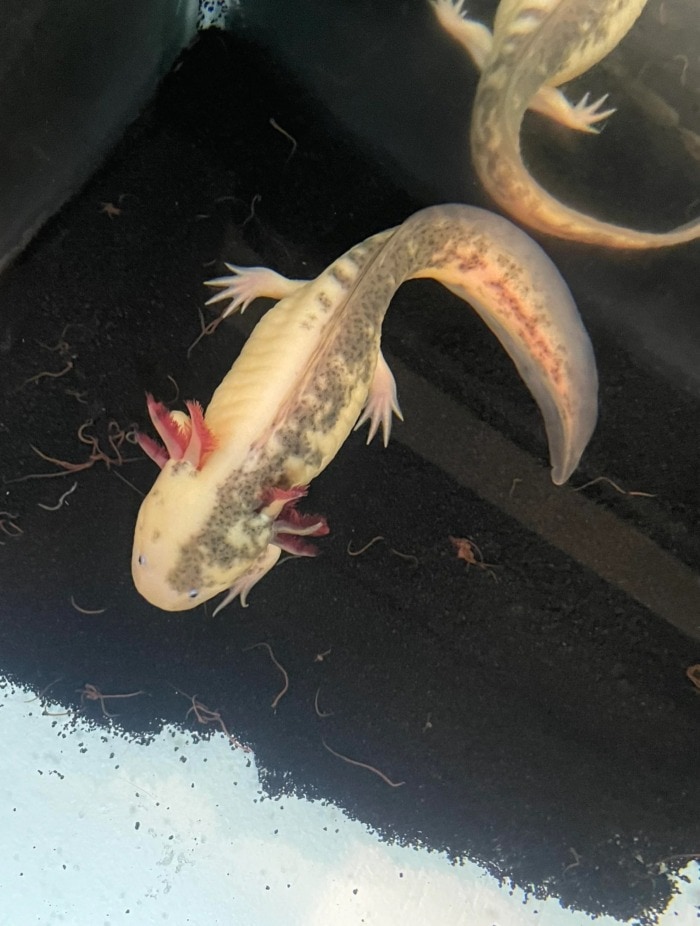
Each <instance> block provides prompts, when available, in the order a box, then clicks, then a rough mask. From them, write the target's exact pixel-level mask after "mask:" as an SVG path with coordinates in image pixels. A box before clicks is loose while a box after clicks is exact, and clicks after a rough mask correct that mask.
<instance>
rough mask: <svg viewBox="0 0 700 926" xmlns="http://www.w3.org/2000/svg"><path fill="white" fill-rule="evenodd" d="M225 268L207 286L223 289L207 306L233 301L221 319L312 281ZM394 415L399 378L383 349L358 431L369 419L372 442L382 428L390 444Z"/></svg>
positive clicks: (261, 270)
mask: <svg viewBox="0 0 700 926" xmlns="http://www.w3.org/2000/svg"><path fill="white" fill-rule="evenodd" d="M226 267H227V268H228V269H229V270H230V271H231V275H230V276H223V277H215V278H214V279H213V280H206V282H205V286H211V287H214V288H216V289H220V290H221V291H220V292H218V293H217V294H216V295H215V296H212V297H211V299H208V300H207V302H206V305H214V304H215V303H218V302H225V301H226V300H227V299H228V300H230V302H229V304H228V305H227V306H226V308H225V309H224V311H223V312H222V313H221V319H224V318H228V316H229V315H232V314H233V313H234V312H240V313H241V314H243V312H245V310H246V309H247V308H248V306H249V305H250V304H251V302H254V301H255V300H256V299H284V298H285V297H287V296H292V295H293V294H294V293H296V292H298V291H299V290H300V289H302V287H304V286H306V284H307V283H308V282H309V281H308V280H290V279H288V278H287V277H284V276H282V275H281V274H280V273H276V272H275V271H274V270H270V269H269V268H268V267H241V266H239V265H238V264H229V263H227V264H226ZM392 415H396V417H397V418H400V419H401V420H402V421H403V415H402V413H401V408H400V407H399V401H398V396H397V394H396V380H395V379H394V374H393V373H392V372H391V370H390V368H389V364H388V363H387V362H386V359H385V358H384V354H383V353H382V351H381V348H380V350H379V353H378V355H377V365H376V367H375V370H374V377H373V379H372V383H371V385H370V388H369V393H368V395H367V401H366V402H365V405H364V408H363V409H362V412H361V414H360V417H359V418H358V420H357V423H356V425H355V430H357V429H358V428H360V427H362V425H363V424H364V423H365V422H366V421H369V430H368V432H367V443H368V444H369V443H370V442H371V441H372V440H373V438H374V436H375V434H376V433H377V431H378V430H379V428H380V427H381V429H382V440H383V442H384V446H385V447H387V446H388V444H389V437H390V436H391V420H392Z"/></svg>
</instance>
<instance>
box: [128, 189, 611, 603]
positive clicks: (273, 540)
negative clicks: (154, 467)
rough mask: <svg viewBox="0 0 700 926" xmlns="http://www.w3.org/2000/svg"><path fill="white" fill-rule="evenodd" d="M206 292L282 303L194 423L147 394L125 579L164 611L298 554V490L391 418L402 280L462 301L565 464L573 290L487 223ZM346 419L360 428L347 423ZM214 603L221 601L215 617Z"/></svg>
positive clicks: (451, 218) (534, 249)
mask: <svg viewBox="0 0 700 926" xmlns="http://www.w3.org/2000/svg"><path fill="white" fill-rule="evenodd" d="M229 267H230V269H231V270H232V271H233V275H232V276H230V277H223V278H220V279H217V280H213V281H210V283H211V284H212V285H214V286H217V287H219V288H220V290H221V291H220V292H219V293H217V295H216V296H215V297H214V299H213V300H210V301H218V300H226V299H231V300H232V301H231V303H230V305H229V306H228V307H227V309H226V311H225V312H224V315H227V314H229V313H230V312H231V311H234V310H235V309H237V308H245V307H246V305H247V304H248V303H249V302H251V301H252V300H253V299H255V298H257V297H258V296H263V295H266V296H271V297H273V298H277V299H279V300H280V301H279V302H277V304H276V305H275V306H274V307H273V308H271V309H270V310H269V311H268V312H267V313H266V314H265V315H263V317H262V318H261V320H260V321H259V322H258V324H257V325H256V327H255V329H254V330H253V332H252V334H251V336H250V337H249V339H248V341H247V342H246V344H245V346H244V348H243V350H242V351H241V353H240V355H239V357H238V358H237V360H236V361H235V363H234V364H233V366H232V368H231V370H230V371H229V373H228V374H227V375H226V376H225V377H224V379H223V381H222V382H221V384H220V385H219V387H218V388H217V389H216V391H215V393H214V395H213V397H212V400H211V403H210V404H209V406H208V408H207V409H206V414H205V413H203V411H202V409H201V407H200V406H199V405H198V404H197V403H194V402H189V403H187V408H188V412H189V415H187V414H184V413H183V412H169V411H168V410H167V409H166V408H165V407H164V406H163V405H161V404H160V403H158V402H155V401H154V400H153V398H151V397H149V400H148V405H149V411H150V414H151V419H152V421H153V424H154V426H155V428H156V430H157V431H158V433H159V435H160V437H161V439H162V440H163V443H164V445H165V446H164V447H161V446H160V445H159V444H157V443H156V442H155V441H153V440H152V439H151V438H149V437H147V436H145V435H142V436H141V437H140V442H141V445H142V446H143V447H144V449H145V450H146V451H147V452H148V453H149V455H150V456H151V457H152V458H153V459H154V460H155V461H156V462H157V463H158V464H159V465H160V466H161V473H160V475H159V476H158V478H157V480H156V482H155V484H154V486H153V488H152V489H151V491H150V492H149V494H148V495H147V496H146V498H145V499H144V501H143V504H142V506H141V510H140V512H139V515H138V520H137V524H136V531H135V537H134V547H133V556H132V573H133V578H134V582H135V584H136V587H137V589H138V590H139V592H140V593H141V594H142V595H143V596H144V597H145V598H146V599H147V600H148V601H150V602H151V603H152V604H154V605H156V606H157V607H159V608H162V609H164V610H167V611H179V610H186V609H189V608H193V607H196V606H197V605H199V604H201V603H202V602H204V601H206V600H208V599H210V598H212V597H213V596H214V595H217V594H219V593H220V592H224V591H228V596H227V598H226V599H225V601H224V602H223V603H222V604H224V603H227V602H228V601H230V600H232V599H233V598H234V597H236V596H237V595H240V596H241V601H242V603H243V604H245V601H246V595H247V593H248V592H249V590H250V588H251V587H252V586H253V585H254V584H255V583H256V582H257V581H258V580H259V579H260V578H261V577H262V576H263V575H265V573H266V572H268V571H269V570H270V569H271V568H272V567H273V566H274V565H275V563H276V562H277V560H278V557H279V556H280V552H281V551H282V550H287V551H289V552H290V553H294V554H298V555H304V554H307V555H311V554H313V553H314V552H315V549H314V548H313V547H312V546H311V545H310V543H309V541H308V539H306V538H308V537H310V536H320V535H322V534H325V533H327V531H328V527H327V524H326V521H325V519H324V518H323V517H319V516H313V515H308V514H300V513H299V512H298V510H297V507H296V506H297V503H298V500H299V499H300V498H302V497H303V496H304V495H305V494H306V487H307V486H308V485H309V483H310V482H311V481H312V479H313V478H314V477H315V476H317V475H318V474H319V473H320V472H321V471H322V470H323V469H325V467H326V466H327V465H328V464H329V463H330V462H331V460H332V459H333V458H334V456H335V455H336V453H337V452H338V450H339V449H340V447H341V446H342V444H343V442H344V441H345V440H346V438H347V437H348V435H349V434H350V432H351V431H352V429H353V426H357V425H359V424H360V423H362V422H363V421H365V420H369V421H370V439H371V437H372V436H373V434H374V433H375V432H376V430H377V429H378V428H379V427H380V426H381V427H382V428H383V431H384V439H385V443H386V441H387V440H388V437H389V431H390V428H391V419H392V414H393V413H397V414H400V412H399V407H398V403H397V399H396V387H395V383H394V378H393V376H392V374H391V372H390V370H389V368H388V366H387V364H386V361H385V360H384V357H383V356H382V353H381V349H380V339H381V326H382V321H383V318H384V315H385V313H386V310H387V308H388V306H389V303H390V301H391V299H392V297H393V295H394V293H395V292H396V290H397V289H398V287H399V286H400V285H401V284H402V283H403V282H404V281H406V280H410V279H418V278H421V277H431V278H433V279H435V280H438V281H439V282H440V283H442V284H443V285H444V286H446V287H447V288H448V289H449V290H451V291H452V292H453V293H455V294H456V295H457V296H459V297H460V298H462V299H464V300H465V301H468V302H469V303H471V305H472V306H473V307H474V308H475V309H476V311H477V312H478V313H479V315H480V316H481V318H482V319H483V320H484V321H485V322H486V324H487V325H488V326H489V327H490V328H491V330H492V331H493V332H494V333H495V334H496V336H497V337H498V338H499V340H500V342H501V344H502V345H503V346H504V347H505V349H506V350H507V351H508V353H509V354H510V356H511V357H512V359H513V361H514V362H515V364H516V366H517V369H518V371H519V372H520V374H521V376H522V378H523V379H524V381H525V383H526V384H527V386H528V387H529V389H530V391H531V392H532V394H533V396H534V397H535V399H536V400H537V402H538V404H539V407H540V409H541V411H542V414H543V416H544V422H545V427H546V431H547V436H548V441H549V449H550V458H551V462H552V478H553V481H554V482H555V483H557V484H559V483H563V482H564V481H565V480H566V479H567V478H568V477H569V475H570V474H571V472H572V471H573V469H574V468H575V467H576V465H577V463H578V460H579V458H580V456H581V453H582V452H583V450H584V448H585V446H586V444H587V442H588V440H589V437H590V435H591V433H592V431H593V428H594V426H595V421H596V415H597V374H596V367H595V361H594V358H593V352H592V348H591V344H590V341H589V338H588V335H587V334H586V331H585V329H584V327H583V324H582V322H581V319H580V316H579V313H578V311H577V309H576V306H575V304H574V301H573V299H572V297H571V294H570V292H569V290H568V288H567V286H566V284H565V283H564V281H563V280H562V278H561V276H560V275H559V273H558V271H557V269H556V268H555V267H554V265H553V264H552V262H551V261H550V260H549V258H548V257H547V256H546V254H545V253H544V252H543V251H542V249H541V248H540V247H539V246H538V245H537V244H536V243H535V242H534V241H532V239H531V238H529V237H528V236H527V235H526V234H525V233H524V232H522V231H520V230H519V229H517V228H516V227H515V226H514V225H512V224H511V223H510V222H508V221H507V220H506V219H503V218H501V217H499V216H496V215H493V214H492V213H489V212H486V211H484V210H481V209H476V208H472V207H468V206H462V205H443V206H433V207H430V208H428V209H424V210H422V211H421V212H418V213H416V214H415V215H413V216H412V217H410V218H409V219H407V220H406V222H404V223H403V224H402V225H400V226H398V227H397V228H394V229H389V230H388V231H385V232H381V233H380V234H377V235H374V236H373V237H371V238H368V239H367V240H366V241H364V242H362V243H361V244H358V245H356V246H355V247H353V248H351V249H350V250H349V251H348V252H347V253H346V254H344V255H343V256H342V257H340V258H338V259H337V260H336V261H334V262H333V263H332V264H331V265H330V266H329V267H328V268H327V269H326V270H325V271H324V272H323V273H321V275H320V276H319V277H318V278H317V279H315V280H312V281H309V282H304V281H295V280H287V279H285V278H284V277H281V276H279V275H278V274H276V273H274V272H273V271H270V270H266V269H264V268H248V269H244V268H240V267H232V266H231V265H229ZM358 417H359V419H360V420H359V422H358ZM221 606H222V605H220V607H221Z"/></svg>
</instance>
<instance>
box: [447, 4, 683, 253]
mask: <svg viewBox="0 0 700 926" xmlns="http://www.w3.org/2000/svg"><path fill="white" fill-rule="evenodd" d="M431 2H432V6H433V9H434V11H435V15H436V16H437V19H438V21H439V23H440V25H441V26H442V27H443V29H445V31H446V32H447V33H448V34H449V35H451V36H452V38H454V39H455V40H456V41H457V42H459V44H460V45H461V46H462V47H463V48H464V50H465V51H466V52H467V53H468V55H469V56H470V58H471V59H472V61H473V62H474V64H475V65H476V67H477V68H479V70H480V71H481V78H480V80H479V84H478V87H477V91H476V97H475V99H474V106H473V109H472V118H471V152H472V161H473V163H474V167H475V169H476V172H477V174H478V176H479V179H480V180H481V182H482V184H483V186H484V188H485V189H486V191H487V192H488V194H489V195H490V196H491V197H492V199H493V200H494V201H495V202H496V203H498V205H499V206H500V207H501V208H502V209H503V210H504V211H505V212H507V213H508V214H509V215H511V216H513V217H514V218H516V219H517V220H518V221H519V222H522V223H523V224H524V225H528V226H530V227H531V228H536V229H538V230H539V231H542V232H546V233H547V234H550V235H555V236H557V237H559V238H570V239H574V240H577V241H585V242H588V243H589V244H596V245H603V246H606V247H611V248H637V249H640V248H661V247H668V246H670V245H677V244H682V243H684V242H687V241H694V240H696V239H698V238H700V219H694V220H693V221H691V222H687V223H686V224H685V225H680V226H679V227H678V228H674V229H671V231H667V232H651V231H649V232H647V231H637V230H635V229H632V228H625V227H624V226H622V225H614V224H612V223H610V222H604V221H602V220H600V219H596V218H594V217H593V216H589V215H586V214H585V213H582V212H578V211H577V210H575V209H572V208H571V207H569V206H566V205H564V203H561V202H559V200H558V199H556V198H555V197H554V196H552V195H550V194H549V193H547V191H546V190H544V189H543V188H542V187H541V186H540V185H539V184H538V183H537V182H536V180H535V179H534V178H533V177H532V176H531V175H530V173H529V172H528V170H527V169H526V167H525V165H524V163H523V159H522V154H521V152H520V125H521V123H522V121H523V116H524V114H525V110H526V109H533V110H536V111H537V112H539V113H541V114H543V115H545V116H548V117H549V118H551V119H554V120H555V121H556V122H559V123H561V124H562V125H564V126H567V127H568V128H571V129H575V130H578V131H582V132H597V131H598V130H597V128H596V123H598V122H600V121H601V120H603V119H606V118H607V117H608V116H611V115H612V114H613V113H614V112H615V110H614V109H602V108H601V107H602V106H603V105H604V103H605V100H606V98H607V95H606V96H603V97H601V98H600V99H599V100H596V101H594V102H592V103H589V97H588V94H586V95H585V96H584V97H583V99H582V100H581V101H580V102H579V103H577V104H571V103H569V102H568V100H567V99H566V97H565V96H564V95H563V93H562V92H561V91H560V90H558V89H557V87H559V85H560V84H563V83H565V82H566V81H569V80H572V79H573V78H574V77H578V76H579V75H580V74H583V73H584V72H585V71H587V70H588V69H589V68H591V67H593V65H594V64H597V63H598V62H599V61H600V60H601V59H602V58H604V57H605V56H606V55H607V54H608V53H609V52H611V51H612V50H613V49H614V48H615V46H616V45H617V44H618V43H619V42H620V41H621V40H622V39H623V38H624V36H625V35H626V34H627V33H628V32H629V30H630V29H631V28H632V26H633V25H634V23H635V22H636V21H637V19H638V17H639V15H640V14H641V12H642V10H643V9H644V7H645V5H646V2H647V0H501V2H500V4H499V5H498V9H497V11H496V18H495V21H494V27H493V35H492V34H491V32H490V31H489V29H488V28H487V27H486V26H484V25H483V24H482V23H479V22H476V21H475V20H472V19H469V18H467V17H466V16H465V15H464V0H431ZM690 198H692V196H691V197H690Z"/></svg>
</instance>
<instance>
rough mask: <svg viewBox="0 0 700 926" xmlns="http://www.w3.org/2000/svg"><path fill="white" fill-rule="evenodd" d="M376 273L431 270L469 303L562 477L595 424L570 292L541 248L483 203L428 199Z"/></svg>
mask: <svg viewBox="0 0 700 926" xmlns="http://www.w3.org/2000/svg"><path fill="white" fill-rule="evenodd" d="M383 273H384V274H386V275H387V277H389V278H390V279H391V283H390V284H389V280H387V283H388V284H389V285H392V286H393V288H394V289H395V288H396V287H397V286H398V285H400V283H401V282H402V281H403V280H409V279H418V278H421V277H431V278H433V279H435V280H437V281H438V282H439V283H442V284H443V286H446V287H447V288H448V289H449V290H451V291H452V292H453V293H455V295H457V296H459V297H460V298H461V299H464V300H465V301H466V302H469V303H470V304H471V305H472V306H473V307H474V308H475V309H476V311H477V312H478V313H479V315H480V316H481V318H482V319H483V320H484V322H485V323H486V324H487V325H488V326H489V328H490V329H491V330H492V331H493V333H494V334H495V335H496V336H497V337H498V339H499V341H500V342H501V344H502V345H503V347H504V348H505V349H506V351H507V352H508V354H509V355H510V357H511V358H512V360H513V362H514V363H515V365H516V367H517V369H518V372H519V373H520V375H521V377H522V378H523V380H524V381H525V383H526V385H527V386H528V388H529V390H530V392H531V393H532V395H533V396H534V398H535V399H536V401H537V404H538V405H539V407H540V410H541V411H542V415H543V417H544V422H545V428H546V431H547V438H548V441H549V452H550V459H551V464H552V480H553V481H554V482H555V483H556V484H557V485H560V484H561V483H563V482H566V480H567V479H568V478H569V476H570V475H571V473H572V472H573V471H574V469H575V468H576V466H577V465H578V461H579V459H580V457H581V454H582V453H583V451H584V449H585V448H586V445H587V443H588V441H589V439H590V436H591V434H592V433H593V429H594V428H595V423H596V418H597V410H598V376H597V371H596V365H595V358H594V356H593V349H592V347H591V342H590V340H589V338H588V334H587V333H586V330H585V328H584V327H583V323H582V321H581V317H580V315H579V313H578V310H577V308H576V305H575V303H574V300H573V298H572V296H571V292H570V291H569V288H568V287H567V285H566V283H565V282H564V280H563V279H562V277H561V275H560V274H559V271H558V270H557V269H556V267H555V266H554V264H553V263H552V261H551V260H550V259H549V258H548V257H547V255H546V254H545V253H544V251H543V250H542V248H540V247H539V245H538V244H536V243H535V242H534V241H533V240H532V239H531V238H530V237H529V236H528V235H526V234H525V233H524V232H522V231H521V230H520V229H518V228H516V227H515V226H514V225H512V224H511V223H510V222H508V221H507V220H506V219H503V218H501V217H500V216H497V215H494V214H493V213H490V212H486V211H485V210H483V209H477V208H474V207H470V206H462V205H444V206H433V207H431V208H429V209H424V210H422V211H421V212H418V213H416V214H415V215H414V216H412V217H411V218H410V219H408V220H407V221H406V222H405V223H404V224H403V225H401V226H400V227H399V228H398V230H397V231H396V233H395V234H394V235H393V237H392V238H391V239H390V240H389V242H388V243H387V245H386V246H385V247H384V248H383V249H382V251H381V252H380V253H379V255H378V256H377V258H376V261H375V264H374V266H373V268H372V282H373V286H375V287H376V286H378V285H379V284H380V281H381V277H382V275H383ZM360 285H362V284H360Z"/></svg>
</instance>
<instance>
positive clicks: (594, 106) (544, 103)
mask: <svg viewBox="0 0 700 926" xmlns="http://www.w3.org/2000/svg"><path fill="white" fill-rule="evenodd" d="M431 6H432V7H433V10H434V11H435V16H436V17H437V20H438V22H439V23H440V25H441V26H442V28H443V29H444V30H445V32H447V34H448V35H450V36H451V37H452V38H453V39H454V40H455V41H456V42H458V43H459V44H460V45H461V46H462V48H463V49H464V50H465V51H466V53H467V54H468V55H469V57H470V58H471V59H472V61H473V62H474V65H475V66H476V67H477V69H478V70H479V71H482V70H483V69H484V65H485V64H486V62H487V61H488V59H489V57H490V55H491V52H492V50H493V35H492V33H491V30H490V29H488V28H487V27H486V26H485V25H484V24H483V23H480V22H477V21H476V20H474V19H468V18H467V16H466V14H465V9H464V0H431ZM583 70H588V66H586V67H584V68H583ZM567 79H569V75H567ZM589 96H590V95H589V94H588V93H586V94H585V96H584V97H583V99H581V100H579V102H578V103H570V102H569V101H568V100H567V98H566V97H565V96H564V94H563V93H562V92H561V90H557V89H556V87H554V86H544V87H541V88H540V89H539V90H538V92H537V93H536V94H535V96H534V97H533V98H532V99H531V100H530V102H529V104H528V109H531V110H534V111H535V112H538V113H540V115H542V116H546V117H547V118H548V119H552V120H553V121H554V122H558V123H559V124H560V125H564V126H566V127H567V128H569V129H574V130H575V131H577V132H590V133H592V134H596V133H597V132H598V131H599V130H598V128H596V125H595V124H596V123H597V122H602V120H603V119H607V118H608V117H609V116H612V114H613V113H614V112H615V110H614V109H601V107H602V106H603V104H604V103H605V100H606V99H607V96H608V95H607V93H606V94H605V96H602V97H600V99H598V100H595V101H594V102H593V103H589V102H588V100H589Z"/></svg>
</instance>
